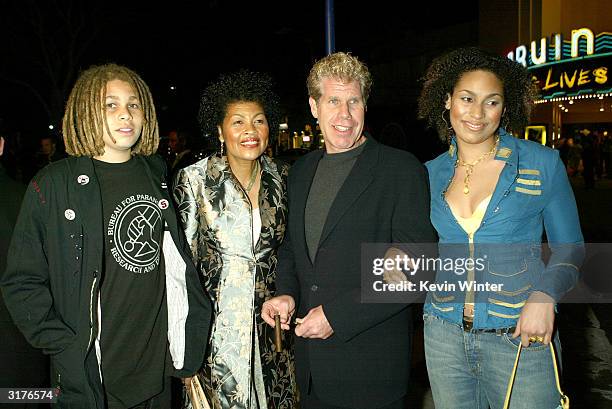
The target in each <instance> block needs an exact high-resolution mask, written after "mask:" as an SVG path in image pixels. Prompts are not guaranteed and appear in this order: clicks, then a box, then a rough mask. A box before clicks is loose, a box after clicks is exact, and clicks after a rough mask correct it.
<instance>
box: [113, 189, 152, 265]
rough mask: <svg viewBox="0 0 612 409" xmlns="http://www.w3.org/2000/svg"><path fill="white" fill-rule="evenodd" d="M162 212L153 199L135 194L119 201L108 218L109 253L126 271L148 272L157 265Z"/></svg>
mask: <svg viewBox="0 0 612 409" xmlns="http://www.w3.org/2000/svg"><path fill="white" fill-rule="evenodd" d="M161 222H162V215H161V212H160V210H159V207H158V203H157V200H156V199H155V198H154V197H151V196H149V195H135V196H130V197H128V198H126V199H125V200H122V201H121V204H119V205H118V206H117V207H116V208H115V210H114V211H113V214H112V215H111V218H110V220H109V225H108V229H107V236H112V242H111V248H110V251H111V254H112V256H113V258H114V259H115V261H116V262H117V263H118V264H119V265H120V266H121V267H123V268H124V269H125V270H127V271H131V272H133V273H137V274H143V273H148V272H149V271H152V270H154V269H155V268H156V267H157V266H158V265H159V252H160V243H159V242H160V239H161V232H162V229H161Z"/></svg>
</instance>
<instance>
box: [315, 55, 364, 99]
mask: <svg viewBox="0 0 612 409" xmlns="http://www.w3.org/2000/svg"><path fill="white" fill-rule="evenodd" d="M323 78H333V79H338V80H341V81H342V82H345V83H348V82H352V81H357V82H359V87H360V88H361V95H362V96H363V103H364V104H366V103H367V102H368V98H369V96H370V88H372V76H371V75H370V71H368V67H367V66H366V65H365V64H364V63H363V62H361V61H360V60H359V59H358V58H357V57H355V56H352V55H351V54H349V53H343V52H337V53H333V54H330V55H328V56H326V57H323V58H321V59H320V60H318V61H317V62H316V63H315V64H314V65H313V66H312V68H311V69H310V73H309V74H308V78H307V80H306V87H307V88H308V95H309V96H311V97H312V98H313V99H314V100H315V101H318V100H319V98H321V81H322V80H323Z"/></svg>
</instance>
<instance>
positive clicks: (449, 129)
mask: <svg viewBox="0 0 612 409" xmlns="http://www.w3.org/2000/svg"><path fill="white" fill-rule="evenodd" d="M445 112H449V111H448V109H444V110H443V111H442V114H441V115H440V116H441V117H442V121H443V122H444V125H446V139H447V140H449V139H450V136H451V135H452V134H453V132H454V129H453V126H452V125H449V124H448V123H449V122H450V112H449V113H448V121H446V118H444V113H445Z"/></svg>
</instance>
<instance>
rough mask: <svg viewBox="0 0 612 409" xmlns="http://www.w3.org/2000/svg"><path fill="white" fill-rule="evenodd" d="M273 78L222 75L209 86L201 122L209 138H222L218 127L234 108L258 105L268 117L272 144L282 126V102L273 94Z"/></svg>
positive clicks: (203, 99)
mask: <svg viewBox="0 0 612 409" xmlns="http://www.w3.org/2000/svg"><path fill="white" fill-rule="evenodd" d="M273 88H274V84H273V82H272V78H271V77H270V76H269V75H267V74H264V73H259V72H253V71H249V70H246V69H243V70H240V71H236V72H233V73H229V74H222V75H221V76H220V77H219V78H218V79H217V80H216V81H214V82H213V83H211V84H210V85H208V86H207V87H206V88H205V89H204V91H203V92H202V95H201V97H200V110H199V113H198V122H199V123H200V129H201V131H202V134H203V135H204V137H205V138H213V139H215V140H216V139H218V138H219V131H218V129H217V127H218V126H221V125H222V124H223V119H225V115H226V114H227V110H228V107H229V105H230V104H233V103H236V102H255V103H257V104H259V105H260V106H261V107H262V108H263V111H264V114H265V115H266V120H267V121H268V129H270V135H269V138H270V140H273V138H274V137H275V136H276V133H277V131H278V126H279V124H280V116H281V114H280V102H279V98H278V95H276V93H275V92H274V91H273Z"/></svg>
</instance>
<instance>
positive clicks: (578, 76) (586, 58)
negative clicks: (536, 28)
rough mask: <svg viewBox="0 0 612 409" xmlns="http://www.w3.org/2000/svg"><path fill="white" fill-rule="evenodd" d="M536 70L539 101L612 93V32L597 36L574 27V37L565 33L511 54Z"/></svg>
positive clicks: (591, 96)
mask: <svg viewBox="0 0 612 409" xmlns="http://www.w3.org/2000/svg"><path fill="white" fill-rule="evenodd" d="M508 58H510V59H511V60H514V61H516V62H518V63H520V64H522V65H523V66H525V67H527V69H528V70H529V71H530V72H531V73H532V75H533V78H534V81H535V82H536V84H537V85H538V87H539V89H540V98H539V100H538V101H536V103H537V104H541V103H545V102H556V101H569V100H572V101H573V100H579V99H592V98H599V99H602V98H604V97H609V96H612V81H608V79H609V75H612V72H608V71H609V68H612V33H610V32H602V33H599V34H597V35H595V34H594V33H593V31H591V30H590V29H588V28H585V27H583V28H579V29H577V30H572V33H571V38H570V40H565V41H564V40H563V37H562V35H561V34H554V35H552V36H551V37H550V42H549V40H548V38H547V37H544V38H541V39H540V40H539V42H536V41H532V42H531V44H530V47H529V49H528V48H527V46H525V45H521V46H518V47H516V49H515V50H514V51H512V52H510V53H508Z"/></svg>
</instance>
